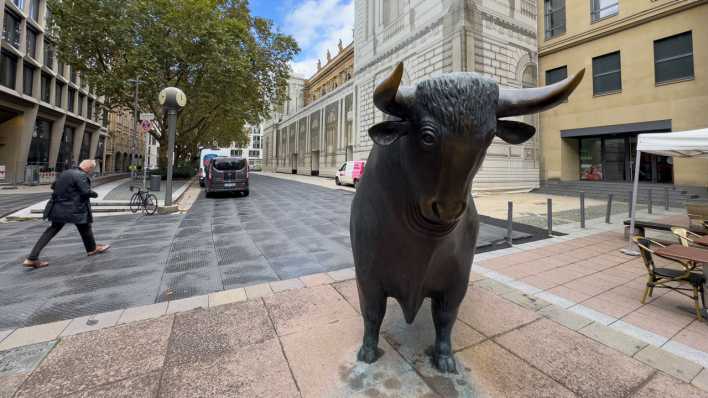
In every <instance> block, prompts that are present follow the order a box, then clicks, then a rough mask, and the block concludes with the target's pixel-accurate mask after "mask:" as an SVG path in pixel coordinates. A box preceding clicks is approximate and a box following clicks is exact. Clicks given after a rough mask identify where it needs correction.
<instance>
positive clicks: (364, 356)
mask: <svg viewBox="0 0 708 398" xmlns="http://www.w3.org/2000/svg"><path fill="white" fill-rule="evenodd" d="M357 287H358V291H359V305H360V308H361V316H362V318H364V341H363V343H362V345H361V348H360V349H359V353H358V354H357V359H358V360H360V361H363V362H366V363H373V362H376V360H377V359H379V357H381V355H383V350H381V349H380V348H379V331H380V330H381V323H382V322H383V319H384V316H385V315H386V295H385V293H384V291H383V289H381V288H380V287H379V286H378V285H374V283H373V282H372V281H364V282H362V281H359V280H357Z"/></svg>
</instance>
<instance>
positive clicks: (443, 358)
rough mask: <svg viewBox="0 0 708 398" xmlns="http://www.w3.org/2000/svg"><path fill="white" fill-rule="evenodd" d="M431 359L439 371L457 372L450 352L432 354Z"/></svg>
mask: <svg viewBox="0 0 708 398" xmlns="http://www.w3.org/2000/svg"><path fill="white" fill-rule="evenodd" d="M432 361H433V366H435V369H437V370H438V371H439V372H440V373H457V365H456V364H455V357H454V356H452V354H433V356H432Z"/></svg>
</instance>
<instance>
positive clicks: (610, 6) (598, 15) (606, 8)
mask: <svg viewBox="0 0 708 398" xmlns="http://www.w3.org/2000/svg"><path fill="white" fill-rule="evenodd" d="M591 4H592V9H591V10H590V13H591V15H592V21H593V22H595V21H599V20H600V19H602V18H607V17H611V16H613V15H617V14H618V13H619V0H592V3H591Z"/></svg>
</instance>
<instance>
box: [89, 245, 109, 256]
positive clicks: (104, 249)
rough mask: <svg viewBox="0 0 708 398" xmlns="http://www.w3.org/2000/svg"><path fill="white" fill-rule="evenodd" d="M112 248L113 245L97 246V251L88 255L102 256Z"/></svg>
mask: <svg viewBox="0 0 708 398" xmlns="http://www.w3.org/2000/svg"><path fill="white" fill-rule="evenodd" d="M110 248H111V245H96V250H94V251H92V252H88V255H89V256H93V255H94V254H101V253H103V252H105V251H106V250H108V249H110Z"/></svg>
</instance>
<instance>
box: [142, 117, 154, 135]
mask: <svg viewBox="0 0 708 398" xmlns="http://www.w3.org/2000/svg"><path fill="white" fill-rule="evenodd" d="M140 127H141V128H142V130H143V133H147V132H148V131H150V130H152V123H150V121H149V120H143V121H142V122H140Z"/></svg>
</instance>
